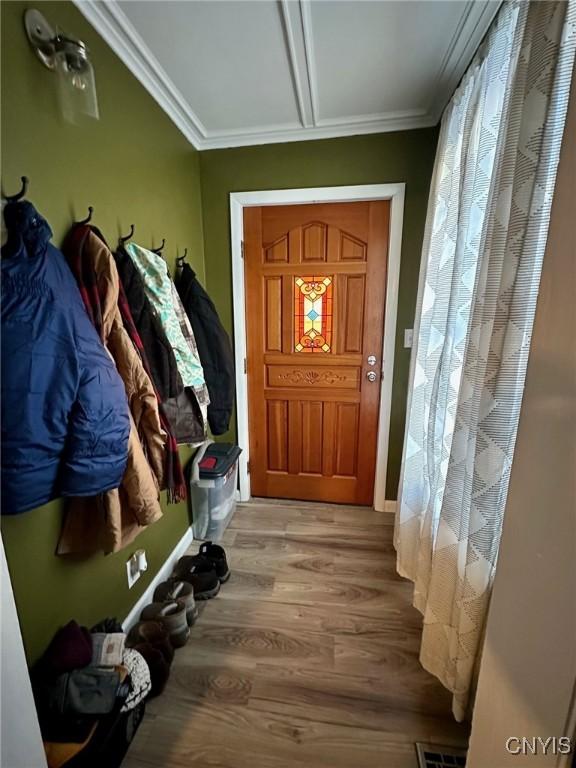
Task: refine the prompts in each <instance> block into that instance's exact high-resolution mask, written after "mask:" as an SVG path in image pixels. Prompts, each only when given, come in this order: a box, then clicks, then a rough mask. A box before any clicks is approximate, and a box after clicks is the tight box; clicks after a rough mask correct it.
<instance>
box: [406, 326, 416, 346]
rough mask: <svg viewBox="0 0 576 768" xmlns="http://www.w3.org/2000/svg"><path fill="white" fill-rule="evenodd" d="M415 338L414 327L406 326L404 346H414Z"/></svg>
mask: <svg viewBox="0 0 576 768" xmlns="http://www.w3.org/2000/svg"><path fill="white" fill-rule="evenodd" d="M413 338H414V330H413V329H412V328H404V348H405V349H411V348H412V340H413Z"/></svg>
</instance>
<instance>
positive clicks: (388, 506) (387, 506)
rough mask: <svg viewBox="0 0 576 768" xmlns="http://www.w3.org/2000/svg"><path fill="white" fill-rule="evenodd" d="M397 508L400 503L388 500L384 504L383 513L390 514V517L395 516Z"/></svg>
mask: <svg viewBox="0 0 576 768" xmlns="http://www.w3.org/2000/svg"><path fill="white" fill-rule="evenodd" d="M397 506H398V502H397V501H396V500H395V499H386V501H385V502H384V509H383V510H381V511H382V512H388V513H389V514H390V515H395V514H396V507H397Z"/></svg>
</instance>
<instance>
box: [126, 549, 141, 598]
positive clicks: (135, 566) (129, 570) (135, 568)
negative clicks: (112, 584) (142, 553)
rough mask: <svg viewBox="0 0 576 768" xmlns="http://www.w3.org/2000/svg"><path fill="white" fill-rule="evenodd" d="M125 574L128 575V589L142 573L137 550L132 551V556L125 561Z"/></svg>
mask: <svg viewBox="0 0 576 768" xmlns="http://www.w3.org/2000/svg"><path fill="white" fill-rule="evenodd" d="M126 574H127V576H128V589H132V587H133V586H134V584H136V582H137V581H138V579H139V578H140V576H141V575H142V570H141V569H140V560H139V553H138V552H134V554H133V555H132V557H131V558H130V559H129V560H127V561H126Z"/></svg>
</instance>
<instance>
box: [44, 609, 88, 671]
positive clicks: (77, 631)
mask: <svg viewBox="0 0 576 768" xmlns="http://www.w3.org/2000/svg"><path fill="white" fill-rule="evenodd" d="M91 661H92V637H91V635H90V632H89V631H88V629H87V628H86V627H81V626H79V625H78V624H77V623H76V622H75V621H69V622H68V624H66V626H65V627H61V628H60V629H59V630H58V631H57V632H56V634H55V635H54V637H53V638H52V642H51V643H50V645H49V646H48V648H47V649H46V652H45V653H44V656H43V658H42V666H43V667H44V669H45V670H46V671H47V672H49V673H51V674H54V675H62V674H63V673H64V672H72V670H74V669H80V668H82V667H87V666H88V664H90V662H91Z"/></svg>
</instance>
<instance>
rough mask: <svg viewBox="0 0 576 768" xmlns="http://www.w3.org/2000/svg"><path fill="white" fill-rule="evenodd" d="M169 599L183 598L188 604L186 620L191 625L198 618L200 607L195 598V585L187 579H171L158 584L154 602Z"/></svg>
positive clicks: (162, 601)
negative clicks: (197, 605)
mask: <svg viewBox="0 0 576 768" xmlns="http://www.w3.org/2000/svg"><path fill="white" fill-rule="evenodd" d="M167 600H182V601H183V602H184V603H185V605H186V621H187V622H188V626H189V627H191V626H192V625H193V624H194V622H195V621H196V619H197V618H198V608H197V607H196V601H195V600H194V587H193V586H192V584H188V582H186V581H176V580H173V579H170V580H169V581H163V582H162V583H161V584H158V586H157V587H156V589H155V590H154V602H155V603H164V602H166V601H167Z"/></svg>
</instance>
